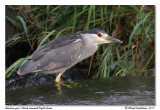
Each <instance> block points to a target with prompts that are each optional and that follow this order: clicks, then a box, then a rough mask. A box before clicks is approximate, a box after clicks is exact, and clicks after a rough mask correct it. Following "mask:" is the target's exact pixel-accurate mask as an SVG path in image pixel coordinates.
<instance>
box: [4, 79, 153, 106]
mask: <svg viewBox="0 0 160 110" xmlns="http://www.w3.org/2000/svg"><path fill="white" fill-rule="evenodd" d="M6 105H155V77H115V78H114V77H112V78H107V79H93V80H91V79H90V80H75V81H66V82H63V83H62V85H61V86H56V85H55V84H47V85H39V86H32V87H28V88H23V89H17V90H12V91H8V92H6Z"/></svg>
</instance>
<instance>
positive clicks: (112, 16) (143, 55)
mask: <svg viewBox="0 0 160 110" xmlns="http://www.w3.org/2000/svg"><path fill="white" fill-rule="evenodd" d="M6 7H7V8H9V9H11V10H13V11H14V12H15V13H14V16H13V18H15V19H13V18H11V17H9V16H8V15H6V20H7V21H8V22H10V23H11V24H12V25H13V26H14V27H15V28H16V31H17V32H16V33H15V34H14V35H11V36H10V37H9V38H7V39H6V43H5V44H6V47H12V46H13V45H15V44H17V43H20V42H23V41H24V40H26V41H28V44H29V46H30V50H28V54H26V57H28V55H30V54H31V52H32V51H33V50H35V49H36V48H38V47H40V46H41V45H43V44H44V43H46V42H48V41H50V40H52V39H54V38H57V37H60V36H62V35H65V34H70V33H75V32H81V31H85V30H88V29H92V28H100V29H103V30H105V31H106V32H107V33H108V34H109V35H111V36H113V37H116V38H118V39H120V40H122V41H123V44H121V45H119V44H110V45H103V46H101V47H100V49H99V50H98V52H96V53H95V55H93V56H92V57H91V58H88V59H86V60H84V61H82V62H81V63H80V64H78V65H79V66H88V65H89V67H88V68H89V72H88V76H89V77H93V78H105V77H111V76H141V75H144V76H148V75H154V74H155V6H151V5H150V6H136V5H133V6H118V5H117V6H116V5H114V6H102V5H101V6H99V5H96V6H95V5H91V6H88V5H84V6H79V5H75V6H73V5H71V6H69V5H68V6H67V5H66V6H63V5H59V6H56V5H55V6H43V5H41V6H32V5H25V6H24V5H23V6H18V5H17V6H13V5H11V6H6ZM22 62H23V58H19V59H17V61H15V62H14V63H13V64H12V65H11V66H9V67H6V77H9V76H11V75H12V74H14V73H16V71H17V68H18V67H19V66H20V64H21V63H22ZM92 68H98V70H97V72H95V73H90V71H91V69H92ZM86 76H87V74H86Z"/></svg>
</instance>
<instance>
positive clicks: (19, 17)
mask: <svg viewBox="0 0 160 110" xmlns="http://www.w3.org/2000/svg"><path fill="white" fill-rule="evenodd" d="M17 18H18V19H19V20H20V21H21V23H22V25H23V28H24V30H25V33H26V36H27V40H28V43H29V45H30V47H31V49H32V50H33V48H32V45H31V42H30V40H29V36H28V32H27V26H26V23H25V21H24V19H23V18H22V17H21V16H17Z"/></svg>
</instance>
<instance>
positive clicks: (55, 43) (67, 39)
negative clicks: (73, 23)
mask: <svg viewBox="0 0 160 110" xmlns="http://www.w3.org/2000/svg"><path fill="white" fill-rule="evenodd" d="M77 39H82V36H81V34H78V33H76V34H67V35H64V36H62V37H59V38H57V39H54V40H52V41H50V42H48V43H46V44H45V45H43V46H41V47H40V48H38V49H37V50H36V51H35V52H34V53H33V54H32V56H31V57H30V59H32V60H38V59H40V58H41V57H43V56H44V55H45V54H46V53H47V52H49V51H51V50H53V49H56V48H59V47H64V46H66V45H68V44H71V43H73V42H75V41H76V40H77Z"/></svg>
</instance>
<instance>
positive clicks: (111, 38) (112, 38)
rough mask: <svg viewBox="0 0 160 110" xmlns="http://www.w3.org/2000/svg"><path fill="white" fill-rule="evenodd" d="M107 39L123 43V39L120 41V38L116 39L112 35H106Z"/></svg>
mask: <svg viewBox="0 0 160 110" xmlns="http://www.w3.org/2000/svg"><path fill="white" fill-rule="evenodd" d="M105 39H106V40H107V41H109V42H116V43H123V42H122V41H120V40H119V39H116V38H114V37H111V36H106V37H105Z"/></svg>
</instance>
